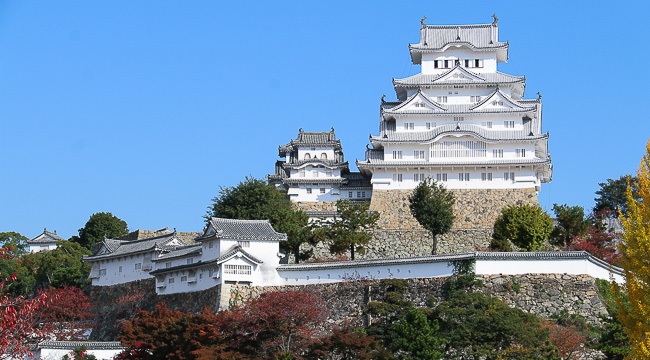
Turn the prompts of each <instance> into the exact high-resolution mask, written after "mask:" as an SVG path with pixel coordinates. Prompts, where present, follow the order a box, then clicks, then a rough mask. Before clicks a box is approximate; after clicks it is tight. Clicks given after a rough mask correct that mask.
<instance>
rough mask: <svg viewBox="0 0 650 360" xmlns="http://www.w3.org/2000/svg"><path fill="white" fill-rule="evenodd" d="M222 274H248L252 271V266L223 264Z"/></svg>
mask: <svg viewBox="0 0 650 360" xmlns="http://www.w3.org/2000/svg"><path fill="white" fill-rule="evenodd" d="M223 272H224V274H233V275H250V274H252V273H253V267H252V266H250V265H224V268H223Z"/></svg>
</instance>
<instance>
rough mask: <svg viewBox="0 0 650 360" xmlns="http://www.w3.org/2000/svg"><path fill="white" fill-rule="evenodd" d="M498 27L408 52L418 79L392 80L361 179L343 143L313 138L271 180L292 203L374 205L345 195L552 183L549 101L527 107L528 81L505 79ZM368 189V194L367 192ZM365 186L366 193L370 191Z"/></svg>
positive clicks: (451, 33)
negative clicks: (436, 185) (429, 184)
mask: <svg viewBox="0 0 650 360" xmlns="http://www.w3.org/2000/svg"><path fill="white" fill-rule="evenodd" d="M497 22H498V21H497V18H496V17H495V20H494V22H493V23H491V24H479V25H426V24H424V21H422V27H421V29H420V42H419V43H417V44H410V45H409V50H410V53H411V60H412V62H413V64H416V65H420V66H421V72H420V73H419V74H416V75H413V76H410V77H407V78H404V79H393V85H394V88H395V93H396V95H397V101H386V100H385V97H382V102H381V106H380V116H379V134H378V135H376V136H371V137H370V143H371V146H369V147H368V149H367V150H366V154H365V159H364V160H357V162H356V165H357V167H358V168H359V170H360V172H361V174H355V173H349V170H348V167H347V162H344V161H343V153H342V150H341V145H340V142H338V141H321V140H316V139H321V138H322V139H334V133H333V131H332V132H330V133H325V132H323V133H305V132H303V131H302V130H301V131H300V133H299V135H298V138H297V139H296V140H292V142H291V143H289V144H287V145H285V146H281V147H280V156H281V157H286V160H285V161H284V162H282V161H280V162H278V164H277V165H276V173H275V174H274V175H271V176H270V178H271V179H272V180H274V181H276V182H277V183H281V184H283V185H284V187H285V188H286V189H287V190H288V192H289V195H290V197H291V199H292V200H293V201H294V202H298V203H302V202H305V203H307V202H323V201H336V200H338V199H341V198H344V199H345V198H348V199H354V200H356V199H358V198H361V197H364V198H368V197H370V196H371V194H372V192H371V191H370V189H368V188H366V187H363V191H354V190H356V189H350V191H346V189H344V186H345V185H344V184H345V182H346V178H345V175H344V174H345V173H346V172H348V173H349V174H350V176H352V175H353V176H355V177H356V178H358V179H364V180H370V183H371V186H372V191H373V192H374V191H376V190H400V189H407V190H410V189H414V188H415V187H416V186H417V185H418V183H420V182H421V181H422V180H424V179H425V178H427V177H428V178H432V179H434V180H436V181H438V182H440V183H442V184H444V186H445V187H446V188H448V189H532V190H534V191H539V190H540V186H541V184H542V183H545V182H548V181H550V180H551V175H552V165H551V158H550V155H549V152H548V133H542V101H541V95H539V94H538V97H537V98H536V99H524V98H523V96H524V88H525V85H526V79H525V77H523V76H513V75H508V74H504V73H502V72H499V71H498V70H497V65H498V64H499V63H502V62H505V61H507V60H508V46H509V44H508V43H507V42H501V41H499V28H498V24H497ZM364 185H365V184H364ZM366 186H367V185H366Z"/></svg>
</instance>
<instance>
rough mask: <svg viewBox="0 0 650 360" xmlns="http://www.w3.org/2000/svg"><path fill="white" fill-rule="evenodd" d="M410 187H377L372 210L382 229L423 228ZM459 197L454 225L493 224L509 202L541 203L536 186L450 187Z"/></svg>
mask: <svg viewBox="0 0 650 360" xmlns="http://www.w3.org/2000/svg"><path fill="white" fill-rule="evenodd" d="M411 192H412V191H411V190H374V191H373V193H372V199H371V201H370V210H374V211H377V212H378V213H379V221H378V222H377V225H378V228H380V229H391V230H393V229H407V230H410V229H422V227H421V226H420V224H419V223H418V222H417V220H415V218H414V217H413V216H412V215H411V211H410V209H409V204H410V203H409V200H408V197H409V195H410V194H411ZM451 192H453V194H454V196H455V197H456V203H455V205H454V215H456V219H455V220H454V225H453V228H454V229H484V228H492V226H493V225H494V221H495V220H496V218H497V217H498V216H499V214H500V213H501V210H502V209H503V208H504V207H506V206H508V205H521V204H532V205H538V204H539V203H538V200H537V192H536V191H535V190H534V189H468V190H457V189H454V190H451Z"/></svg>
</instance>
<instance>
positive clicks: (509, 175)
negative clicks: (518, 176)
mask: <svg viewBox="0 0 650 360" xmlns="http://www.w3.org/2000/svg"><path fill="white" fill-rule="evenodd" d="M503 180H510V181H515V173H513V172H511V173H507V172H506V173H503Z"/></svg>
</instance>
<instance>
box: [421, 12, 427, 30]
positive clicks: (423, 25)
mask: <svg viewBox="0 0 650 360" xmlns="http://www.w3.org/2000/svg"><path fill="white" fill-rule="evenodd" d="M426 20H427V16H426V15H424V16H423V17H422V19H420V26H422V28H423V29H424V28H425V27H426V26H427V24H425V23H424V21H426Z"/></svg>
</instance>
